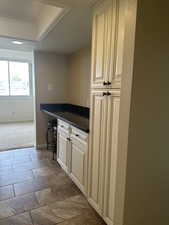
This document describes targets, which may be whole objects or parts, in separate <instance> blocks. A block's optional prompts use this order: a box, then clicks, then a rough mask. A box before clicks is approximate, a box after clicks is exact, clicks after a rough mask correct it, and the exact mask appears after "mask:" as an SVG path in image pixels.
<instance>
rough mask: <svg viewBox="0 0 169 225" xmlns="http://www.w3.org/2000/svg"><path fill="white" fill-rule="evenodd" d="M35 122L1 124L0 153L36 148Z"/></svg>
mask: <svg viewBox="0 0 169 225" xmlns="http://www.w3.org/2000/svg"><path fill="white" fill-rule="evenodd" d="M34 129H35V128H34V123H33V122H23V123H4V124H0V151H2V150H7V149H16V148H23V147H30V146H34V143H35V131H34Z"/></svg>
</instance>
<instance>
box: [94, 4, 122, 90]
mask: <svg viewBox="0 0 169 225" xmlns="http://www.w3.org/2000/svg"><path fill="white" fill-rule="evenodd" d="M125 9H126V7H125V0H107V1H105V2H104V3H103V4H101V5H99V6H98V7H96V8H95V10H94V18H93V42H92V82H91V83H92V84H91V85H92V88H120V83H121V82H120V81H121V76H122V73H123V51H124V35H125Z"/></svg>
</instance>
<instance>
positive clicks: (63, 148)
mask: <svg viewBox="0 0 169 225" xmlns="http://www.w3.org/2000/svg"><path fill="white" fill-rule="evenodd" d="M57 137H58V138H57V161H58V163H59V164H60V166H61V167H62V168H63V169H64V171H65V172H66V173H67V174H68V175H69V176H70V178H71V179H72V180H73V182H74V183H75V184H76V185H77V186H78V187H79V189H80V190H81V191H82V192H83V193H84V194H85V195H86V193H87V163H88V161H87V153H88V133H85V132H83V131H81V130H79V129H77V128H75V127H73V126H70V125H69V124H68V123H65V122H63V121H61V120H58V134H57Z"/></svg>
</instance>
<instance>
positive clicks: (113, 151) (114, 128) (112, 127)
mask: <svg viewBox="0 0 169 225" xmlns="http://www.w3.org/2000/svg"><path fill="white" fill-rule="evenodd" d="M110 94H111V95H110V96H109V97H108V102H107V128H106V133H107V135H106V148H105V167H104V169H105V173H104V177H105V180H104V198H103V199H104V202H103V217H104V219H105V221H106V222H107V224H109V225H113V224H116V223H115V221H117V220H116V218H115V203H116V183H117V182H116V174H117V169H118V168H117V157H118V145H117V144H118V125H119V111H120V92H119V91H111V92H110Z"/></svg>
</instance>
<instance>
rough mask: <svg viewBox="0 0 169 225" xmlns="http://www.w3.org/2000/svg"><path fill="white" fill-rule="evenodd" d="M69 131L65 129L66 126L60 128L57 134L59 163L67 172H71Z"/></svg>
mask: <svg viewBox="0 0 169 225" xmlns="http://www.w3.org/2000/svg"><path fill="white" fill-rule="evenodd" d="M69 137H70V134H69V130H68V129H65V128H64V125H59V126H58V132H57V161H58V163H59V164H60V166H61V167H62V168H63V169H64V170H65V172H68V171H69V164H70V162H69V161H70V159H69V158H70V157H69V155H70V147H71V146H70V142H69Z"/></svg>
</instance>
